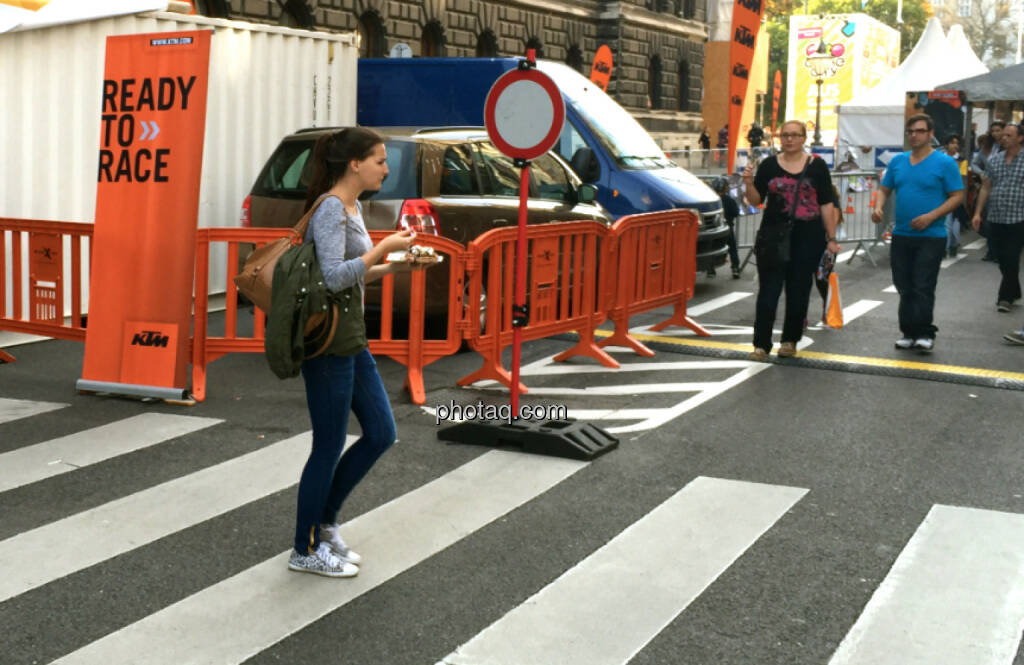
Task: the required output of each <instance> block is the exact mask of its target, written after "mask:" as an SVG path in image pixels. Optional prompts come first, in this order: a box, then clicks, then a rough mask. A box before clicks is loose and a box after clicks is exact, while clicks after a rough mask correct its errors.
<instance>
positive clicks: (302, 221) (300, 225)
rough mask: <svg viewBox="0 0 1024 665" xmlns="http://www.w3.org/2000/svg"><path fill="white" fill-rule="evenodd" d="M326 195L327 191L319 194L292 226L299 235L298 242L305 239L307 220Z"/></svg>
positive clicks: (307, 226)
mask: <svg viewBox="0 0 1024 665" xmlns="http://www.w3.org/2000/svg"><path fill="white" fill-rule="evenodd" d="M327 196H328V193H327V192H324V193H323V194H321V195H320V198H318V199H317V200H316V201H314V202H313V205H312V206H310V208H309V210H307V211H306V212H305V214H304V215H302V217H301V218H299V221H298V222H296V224H295V226H293V227H292V230H293V231H295V233H297V234H298V236H299V242H302V241H303V240H304V239H305V237H306V229H308V228H309V221H310V220H311V219H313V213H315V212H316V209H317V208H319V207H320V204H321V203H323V201H324V199H326V198H327Z"/></svg>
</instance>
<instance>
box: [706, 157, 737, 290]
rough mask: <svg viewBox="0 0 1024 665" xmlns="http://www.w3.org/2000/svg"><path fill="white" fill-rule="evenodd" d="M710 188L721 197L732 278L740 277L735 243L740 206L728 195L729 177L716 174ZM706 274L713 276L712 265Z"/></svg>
mask: <svg viewBox="0 0 1024 665" xmlns="http://www.w3.org/2000/svg"><path fill="white" fill-rule="evenodd" d="M711 188H712V189H713V190H715V193H716V194H718V196H719V198H721V199H722V214H723V215H725V223H726V225H727V226H728V227H729V237H728V238H727V242H728V244H729V265H731V266H732V278H733V279H739V278H740V252H739V248H738V247H737V245H736V220H737V219H739V216H740V206H739V204H738V203H736V199H734V198H733V197H732V196H730V195H729V179H728V178H726V177H724V176H718V177H717V178H715V179H714V180H713V181H711ZM708 276H709V277H714V276H715V269H714V267H712V268H710V269H709V270H708Z"/></svg>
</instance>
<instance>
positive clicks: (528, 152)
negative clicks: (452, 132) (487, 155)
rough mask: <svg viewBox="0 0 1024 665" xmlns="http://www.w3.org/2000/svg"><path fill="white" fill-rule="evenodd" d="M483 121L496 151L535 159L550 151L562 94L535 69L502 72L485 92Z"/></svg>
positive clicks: (559, 129)
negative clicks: (489, 89) (485, 100)
mask: <svg viewBox="0 0 1024 665" xmlns="http://www.w3.org/2000/svg"><path fill="white" fill-rule="evenodd" d="M484 124H485V125H486V127H487V135H488V136H489V137H490V139H491V142H492V143H494V145H495V146H496V147H497V148H498V150H500V151H501V152H503V153H504V154H506V155H508V156H509V157H512V158H513V159H525V160H530V159H536V158H537V157H540V156H541V155H543V154H544V153H545V152H547V151H548V150H550V149H551V147H552V146H554V145H555V142H556V141H558V135H559V134H561V133H562V125H564V124H565V103H564V102H562V93H560V92H559V91H558V86H556V85H555V83H554V81H552V80H551V79H550V78H549V77H548V76H547V75H546V74H544V73H543V72H540V71H537V70H536V69H533V68H530V69H514V70H512V71H510V72H506V73H505V74H503V75H502V76H501V78H499V79H498V80H497V81H495V82H494V85H493V86H491V91H490V92H489V93H487V102H486V104H484Z"/></svg>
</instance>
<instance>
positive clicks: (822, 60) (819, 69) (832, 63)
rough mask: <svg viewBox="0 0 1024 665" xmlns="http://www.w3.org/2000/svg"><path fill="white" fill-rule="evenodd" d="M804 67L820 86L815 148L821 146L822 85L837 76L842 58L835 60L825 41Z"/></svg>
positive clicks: (815, 126)
mask: <svg viewBox="0 0 1024 665" xmlns="http://www.w3.org/2000/svg"><path fill="white" fill-rule="evenodd" d="M804 65H805V66H806V67H807V70H808V71H809V72H810V74H811V76H813V77H814V83H815V84H816V85H817V86H818V104H817V107H816V109H815V111H814V142H813V143H811V145H813V146H820V145H821V84H822V83H824V82H825V79H826V78H830V77H832V76H835V73H836V69H837V67H841V66H842V65H843V59H842V58H834V57H832V54H831V53H829V51H828V47H827V46H826V45H825V40H819V41H818V48H817V50H816V51H815V52H814V53H811V54H810V55H808V56H807V58H806V59H805V60H804Z"/></svg>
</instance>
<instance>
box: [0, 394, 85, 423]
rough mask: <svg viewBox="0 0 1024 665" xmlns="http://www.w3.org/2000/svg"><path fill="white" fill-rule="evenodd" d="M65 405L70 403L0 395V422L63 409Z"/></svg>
mask: <svg viewBox="0 0 1024 665" xmlns="http://www.w3.org/2000/svg"><path fill="white" fill-rule="evenodd" d="M66 406H70V405H69V404H61V403H59V402H35V401H32V400H27V399H7V398H4V397H0V424H2V423H8V422H11V421H12V420H19V419H21V418H28V417H30V416H36V415H39V414H40V413H46V412H48V411H56V410H57V409H63V408H64V407H66Z"/></svg>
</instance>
